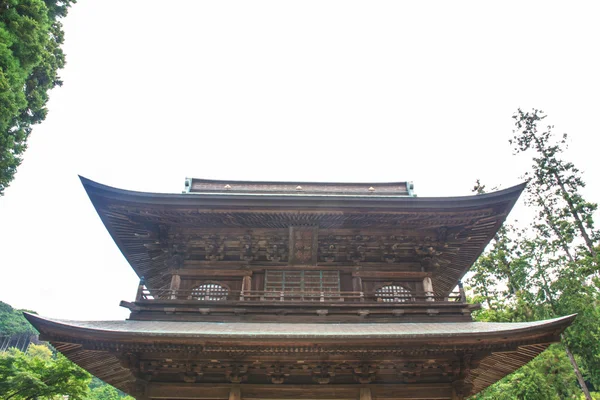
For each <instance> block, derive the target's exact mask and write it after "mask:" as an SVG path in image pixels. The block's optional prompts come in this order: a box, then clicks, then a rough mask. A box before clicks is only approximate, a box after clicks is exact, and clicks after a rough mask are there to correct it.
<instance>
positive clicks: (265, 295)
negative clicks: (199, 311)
mask: <svg viewBox="0 0 600 400" xmlns="http://www.w3.org/2000/svg"><path fill="white" fill-rule="evenodd" d="M461 292H462V291H461ZM461 292H452V293H450V294H449V295H448V296H439V295H436V294H433V293H426V292H410V293H381V292H296V291H284V292H281V291H266V290H245V291H242V292H231V291H229V290H226V289H225V290H210V291H203V292H199V291H198V290H170V289H153V290H148V289H146V288H142V289H141V290H139V291H138V298H137V300H195V301H202V302H218V301H252V302H353V303H394V304H403V303H406V304H408V303H421V302H431V301H437V302H465V298H464V294H462V293H461Z"/></svg>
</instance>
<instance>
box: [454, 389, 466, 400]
mask: <svg viewBox="0 0 600 400" xmlns="http://www.w3.org/2000/svg"><path fill="white" fill-rule="evenodd" d="M463 399H464V396H463V395H462V394H459V393H458V392H457V391H456V389H452V400H463Z"/></svg>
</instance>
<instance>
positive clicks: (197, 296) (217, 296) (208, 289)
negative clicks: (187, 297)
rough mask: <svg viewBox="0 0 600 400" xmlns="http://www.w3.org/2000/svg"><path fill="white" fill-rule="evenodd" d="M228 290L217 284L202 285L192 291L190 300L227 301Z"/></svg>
mask: <svg viewBox="0 0 600 400" xmlns="http://www.w3.org/2000/svg"><path fill="white" fill-rule="evenodd" d="M228 294H229V289H228V288H227V287H225V286H221V285H219V284H218V283H204V284H202V285H200V286H197V287H195V288H194V289H192V298H193V299H194V300H210V301H218V300H227V295H228Z"/></svg>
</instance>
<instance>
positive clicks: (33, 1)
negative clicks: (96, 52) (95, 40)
mask: <svg viewBox="0 0 600 400" xmlns="http://www.w3.org/2000/svg"><path fill="white" fill-rule="evenodd" d="M75 2H76V0H0V10H2V11H1V12H0V196H1V195H3V194H4V189H5V188H6V187H7V186H8V184H9V183H10V181H11V180H12V179H13V177H14V175H15V173H16V170H17V167H18V166H19V164H20V163H21V161H22V155H23V152H24V151H25V149H26V148H27V138H28V137H29V135H30V133H31V129H32V125H34V124H38V123H40V122H41V121H43V120H44V119H45V118H46V113H47V111H48V110H47V109H46V103H47V102H48V91H49V90H50V89H52V88H53V87H55V86H59V85H61V84H62V82H61V80H60V78H59V77H58V75H57V72H58V70H59V69H61V68H62V67H64V65H65V56H64V53H63V51H62V50H61V48H60V46H61V44H62V43H63V40H64V33H63V30H62V25H61V23H60V18H62V17H64V16H66V15H67V10H68V8H69V7H70V6H71V4H73V3H75Z"/></svg>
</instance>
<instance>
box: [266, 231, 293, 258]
mask: <svg viewBox="0 0 600 400" xmlns="http://www.w3.org/2000/svg"><path fill="white" fill-rule="evenodd" d="M265 247H266V249H265V253H266V257H267V260H269V261H272V262H280V261H285V260H286V259H287V257H288V254H287V243H286V242H285V239H284V238H282V237H280V236H272V237H270V238H269V240H268V242H266V243H265Z"/></svg>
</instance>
